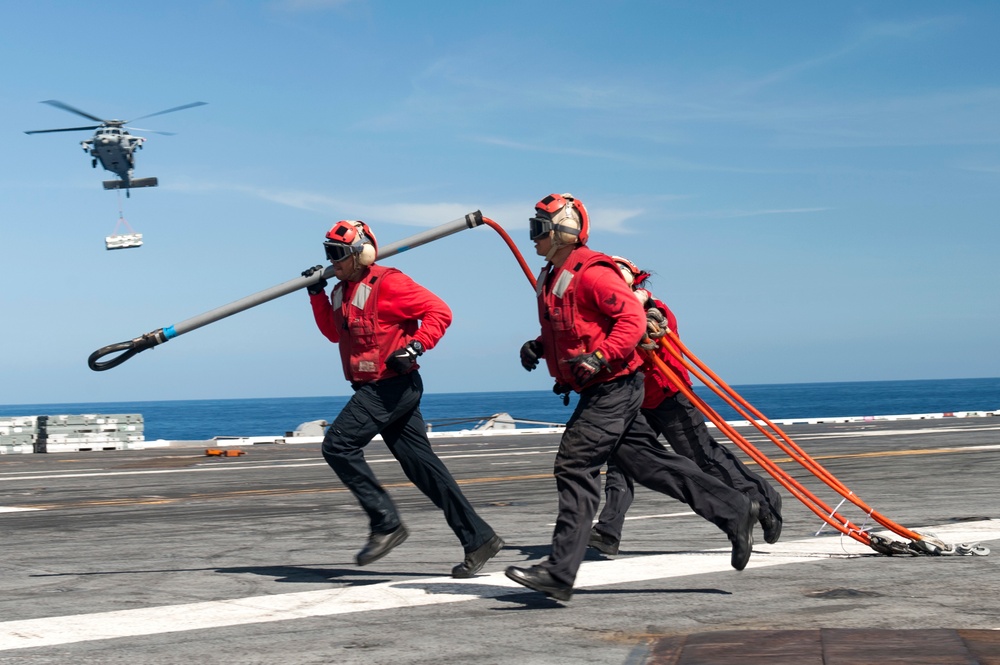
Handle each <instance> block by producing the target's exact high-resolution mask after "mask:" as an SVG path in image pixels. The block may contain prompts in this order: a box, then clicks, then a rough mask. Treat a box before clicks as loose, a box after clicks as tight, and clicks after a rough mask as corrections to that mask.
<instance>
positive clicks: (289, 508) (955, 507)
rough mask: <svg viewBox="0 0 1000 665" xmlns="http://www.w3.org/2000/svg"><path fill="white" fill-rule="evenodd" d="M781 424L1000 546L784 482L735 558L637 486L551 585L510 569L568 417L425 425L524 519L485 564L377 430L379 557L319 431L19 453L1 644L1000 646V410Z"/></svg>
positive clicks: (118, 649) (5, 520) (883, 657)
mask: <svg viewBox="0 0 1000 665" xmlns="http://www.w3.org/2000/svg"><path fill="white" fill-rule="evenodd" d="M784 429H785V430H786V431H787V432H788V433H789V434H790V435H791V436H792V437H793V438H794V439H795V440H796V441H797V442H798V443H799V445H801V446H802V447H803V448H805V449H806V450H807V451H808V452H809V453H810V454H812V455H814V456H815V457H817V458H818V459H820V461H821V463H822V464H823V465H824V466H825V467H826V468H827V469H829V470H830V471H831V472H833V473H834V474H835V475H836V476H837V477H838V478H839V479H840V480H841V481H842V482H844V483H845V484H846V485H848V486H849V487H850V488H851V489H852V490H853V491H854V492H855V493H856V494H857V495H858V496H860V497H861V498H862V499H864V500H865V501H866V502H867V503H869V504H870V505H871V506H873V507H874V508H875V509H876V510H878V511H880V512H881V513H883V514H885V515H886V516H887V517H889V518H891V519H893V520H895V521H897V522H899V523H901V524H904V525H906V526H907V527H910V528H920V527H927V528H928V530H930V531H935V532H938V533H939V534H940V535H941V537H942V538H943V539H944V540H946V541H950V542H951V541H953V539H952V538H951V536H952V535H955V536H961V537H962V538H963V540H968V539H981V542H982V543H983V544H984V545H986V546H989V547H991V548H992V549H994V550H995V551H994V553H993V554H991V555H989V556H945V557H926V556H925V557H909V556H903V557H885V556H880V555H877V554H875V553H874V552H873V551H871V550H866V549H864V548H860V547H857V546H855V543H854V542H853V541H850V540H846V539H842V538H841V537H839V536H838V535H835V534H830V535H822V536H820V537H814V535H813V534H814V533H815V532H816V531H817V529H818V528H819V526H820V521H819V520H818V518H816V516H815V515H813V514H812V513H811V512H810V511H809V510H807V509H806V508H805V507H804V506H803V505H802V504H800V503H798V502H797V501H795V500H794V499H793V498H791V496H790V495H789V494H788V492H787V491H785V490H782V493H783V497H784V499H785V511H784V512H785V527H784V533H783V535H782V539H781V541H780V542H779V543H777V544H775V545H767V544H765V543H763V541H762V538H760V533H759V530H758V531H757V544H756V545H755V548H754V556H753V558H752V559H751V562H750V566H749V567H748V568H747V569H746V570H745V571H743V572H736V571H734V570H732V569H731V568H729V567H728V561H729V544H728V541H727V540H726V538H725V536H724V535H723V534H722V533H721V532H719V531H718V530H717V529H716V528H715V527H714V526H712V525H711V524H709V523H707V522H705V521H704V520H702V519H700V518H698V517H696V516H694V515H692V514H686V513H687V512H688V510H687V507H686V506H684V505H682V504H680V503H678V502H676V501H673V500H671V499H669V498H667V497H664V496H662V495H658V494H654V493H651V492H649V491H647V490H640V491H639V492H638V493H637V497H636V502H635V504H634V505H633V508H632V510H631V511H630V513H629V517H630V519H629V521H628V522H626V533H625V540H624V541H623V544H622V551H621V553H620V554H619V555H618V556H615V557H611V558H608V557H603V556H601V555H599V554H597V553H596V552H591V553H590V554H589V555H588V559H587V561H586V562H585V564H584V567H583V569H582V570H581V575H580V579H579V580H578V587H577V589H576V592H575V594H574V596H573V598H572V600H571V601H569V602H568V603H558V602H555V601H550V600H548V599H545V598H544V597H543V596H541V595H540V594H537V593H533V592H531V591H529V590H527V589H524V588H523V587H519V586H517V585H514V584H513V583H511V582H509V581H508V580H507V579H506V578H505V577H504V576H503V570H504V568H505V567H506V566H508V565H511V564H521V563H524V562H526V561H529V560H537V559H540V558H542V557H544V556H545V555H546V554H547V552H548V549H549V541H550V537H551V532H552V525H553V523H554V518H555V512H556V503H555V499H556V495H555V483H554V481H553V480H552V476H551V470H552V461H553V456H554V453H555V450H556V448H557V446H558V435H554V434H546V435H537V434H536V435H523V436H495V435H494V436H474V437H465V438H440V439H435V440H434V447H435V450H437V452H438V454H439V455H441V457H442V458H443V459H444V460H445V463H446V464H447V465H448V467H449V468H450V469H451V471H452V472H453V474H454V475H455V477H456V478H458V479H459V481H460V482H461V483H462V484H463V488H464V490H465V491H466V493H467V495H468V497H469V498H470V500H471V501H472V503H473V504H474V505H475V506H476V508H477V510H479V511H480V513H481V514H482V515H483V516H484V517H485V518H486V519H487V521H489V522H490V523H491V524H492V525H493V526H494V528H495V529H496V530H497V532H498V533H499V534H500V535H501V536H503V537H504V539H505V540H506V541H507V545H506V547H505V548H504V550H503V551H502V552H501V553H500V555H498V556H497V557H496V559H494V560H492V561H491V562H490V563H488V564H487V566H486V568H485V569H484V571H483V573H482V574H481V575H480V576H479V577H477V578H475V579H473V580H452V579H451V578H450V577H448V575H449V573H450V570H451V567H452V566H453V565H454V564H455V563H457V562H458V561H459V560H461V558H462V550H461V547H460V546H459V544H458V542H457V540H456V539H455V537H454V536H453V534H452V533H451V532H450V530H449V529H448V528H447V525H446V524H445V522H444V519H443V517H442V516H441V514H440V513H439V512H438V511H437V509H435V508H434V506H433V505H431V504H430V502H429V501H428V500H427V499H426V498H424V497H423V496H422V495H421V494H420V493H419V492H418V491H417V490H415V489H414V488H413V487H412V486H410V485H409V484H408V483H407V482H406V479H405V478H404V477H403V475H402V473H401V471H400V469H399V466H398V465H397V464H396V463H395V461H394V460H392V458H391V456H390V455H389V454H388V451H387V450H386V449H385V447H384V446H383V445H382V444H381V443H379V442H375V443H373V444H372V445H371V446H370V447H369V449H368V458H369V460H371V461H372V462H373V464H374V468H375V469H376V473H378V474H379V477H380V479H381V480H382V481H383V483H384V484H385V485H386V486H388V487H390V488H391V492H392V493H393V496H394V497H395V499H396V501H397V503H398V505H399V507H400V509H401V511H402V514H403V518H404V520H405V522H406V524H407V526H408V527H409V529H410V532H411V535H410V538H409V540H408V541H407V542H406V543H404V544H403V545H401V546H400V547H399V548H398V549H396V550H395V551H393V552H392V553H391V554H390V555H389V556H387V557H386V558H385V559H382V560H381V561H378V562H376V563H374V564H372V565H371V566H368V567H365V568H359V567H357V566H355V565H354V562H353V557H354V554H355V552H356V551H357V549H358V548H359V547H360V546H361V545H362V544H363V542H364V540H365V538H366V536H367V528H366V526H367V525H366V521H365V519H364V517H363V514H362V513H361V511H360V509H359V508H358V507H357V505H356V504H355V503H354V500H353V498H352V497H351V495H350V494H349V493H348V492H346V491H345V490H344V488H343V486H342V485H341V484H340V483H339V481H338V480H337V479H336V477H335V476H334V475H333V473H332V472H331V471H330V469H329V468H328V467H327V466H326V464H325V463H324V462H323V460H322V458H321V457H320V455H319V450H318V449H319V446H318V445H312V444H309V445H262V446H252V447H246V448H243V450H245V451H246V453H247V454H246V455H243V456H240V457H228V458H214V457H206V456H205V455H204V450H203V447H193V446H188V447H171V448H166V449H151V450H145V451H106V452H80V453H57V454H47V455H40V454H34V455H30V454H29V455H5V456H0V663H133V664H135V663H138V664H143V663H155V664H159V663H317V664H318V663H477V664H489V663H521V664H532V663H567V664H569V663H573V664H574V665H576V664H580V663H630V664H641V663H650V664H652V663H676V664H678V665H693V664H695V663H730V662H732V663H741V664H742V665H747V664H751V663H770V664H781V663H797V664H806V663H817V664H820V663H826V664H830V665H832V664H834V663H840V664H846V663H891V662H908V663H1000V630H998V629H1000V489H998V484H997V478H998V472H1000V419H997V418H992V417H981V418H944V419H935V420H908V421H893V422H885V421H878V422H870V423H849V424H813V425H809V424H802V425H791V426H786V427H785V428H784ZM751 438H752V439H753V440H755V441H760V437H759V436H757V435H755V436H753V437H751ZM760 447H761V449H762V450H763V451H764V452H766V453H767V454H768V455H770V456H771V457H772V458H774V459H778V460H782V459H785V460H787V458H786V457H785V455H784V454H783V453H781V452H780V451H777V450H776V449H775V448H774V447H773V446H771V445H770V444H760ZM782 466H783V467H784V468H785V469H786V470H789V471H790V472H792V473H793V475H794V476H795V477H797V478H800V479H806V478H809V477H810V476H808V474H806V472H804V471H802V470H801V469H800V468H799V467H797V465H794V464H792V463H791V462H788V461H785V462H783V464H782ZM807 485H808V486H809V487H811V488H815V489H819V488H820V485H819V484H818V483H817V482H814V481H812V482H807ZM821 496H822V497H823V499H824V500H825V501H827V502H828V503H831V504H836V503H837V501H838V500H839V499H838V498H837V497H835V495H834V494H833V493H832V492H831V491H828V490H825V491H823V492H822V494H821ZM12 508H21V509H24V508H30V509H33V510H17V511H11V510H9V509H12ZM843 513H844V514H845V515H846V516H847V517H849V518H850V519H852V520H854V521H855V522H857V523H859V524H860V523H863V522H864V516H863V515H862V514H860V512H859V511H858V510H856V509H853V508H852V509H846V508H845V509H844V510H843ZM827 532H829V529H827Z"/></svg>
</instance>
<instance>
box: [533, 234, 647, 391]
mask: <svg viewBox="0 0 1000 665" xmlns="http://www.w3.org/2000/svg"><path fill="white" fill-rule="evenodd" d="M537 293H538V319H539V322H540V323H541V326H542V334H541V335H540V336H539V337H538V339H537V341H538V342H540V343H541V345H542V357H544V358H545V362H546V365H548V368H549V374H551V375H552V377H553V378H554V379H555V380H556V382H557V383H560V384H564V385H568V386H570V388H572V389H573V390H575V391H577V392H580V390H582V389H583V388H585V387H587V386H589V385H593V384H597V383H603V382H606V381H610V380H611V379H614V378H617V377H620V376H625V375H628V374H631V373H632V372H635V371H636V370H638V369H639V366H640V365H641V364H642V358H641V357H640V356H639V354H638V353H637V352H636V345H637V344H638V343H639V341H640V340H641V339H642V337H643V335H644V334H645V332H646V314H645V312H644V311H643V309H642V305H640V304H639V301H638V300H637V299H636V297H635V296H634V295H633V294H632V290H631V289H630V288H629V287H628V285H627V284H626V283H625V280H623V279H622V278H621V272H620V271H619V270H618V267H617V266H615V264H614V261H612V260H611V257H609V256H606V255H604V254H600V253H598V252H595V251H593V250H591V249H589V248H587V247H584V246H580V247H577V248H576V249H574V250H573V251H572V252H571V253H570V254H569V255H568V256H567V257H566V261H565V262H564V263H563V264H562V266H561V267H559V268H556V267H555V266H553V265H552V264H551V263H549V264H548V265H546V266H545V268H543V269H542V272H541V274H539V276H538V282H537ZM595 351H600V352H601V353H602V354H604V357H605V359H606V360H607V362H608V367H607V368H606V369H605V370H603V371H601V372H599V373H598V374H597V375H596V376H595V377H594V378H593V379H591V381H590V382H589V383H588V384H587V385H580V384H579V383H578V382H577V380H576V378H575V377H574V376H573V371H572V367H573V366H572V364H571V363H570V360H571V359H573V358H576V357H577V356H580V355H583V354H587V353H593V352H595Z"/></svg>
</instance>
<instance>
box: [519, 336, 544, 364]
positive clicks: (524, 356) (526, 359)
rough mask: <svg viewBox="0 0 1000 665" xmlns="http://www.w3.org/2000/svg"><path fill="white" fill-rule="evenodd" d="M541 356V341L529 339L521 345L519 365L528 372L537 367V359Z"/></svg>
mask: <svg viewBox="0 0 1000 665" xmlns="http://www.w3.org/2000/svg"><path fill="white" fill-rule="evenodd" d="M541 357H542V343H541V342H539V341H538V340H535V339H529V340H528V341H527V342H525V343H524V344H522V345H521V367H523V368H524V369H526V370H528V371H529V372H530V371H531V370H533V369H535V368H536V367H538V359H539V358H541Z"/></svg>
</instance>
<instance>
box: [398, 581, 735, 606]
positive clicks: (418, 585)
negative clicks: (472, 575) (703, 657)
mask: <svg viewBox="0 0 1000 665" xmlns="http://www.w3.org/2000/svg"><path fill="white" fill-rule="evenodd" d="M392 586H393V587H394V588H399V589H420V590H422V591H423V592H424V593H429V594H449V595H457V596H477V597H479V598H492V599H493V600H497V601H499V602H501V603H509V604H511V605H515V606H512V607H502V608H497V609H496V610H495V611H497V612H510V611H521V610H538V609H561V608H563V607H565V606H566V605H565V603H564V602H563V601H559V600H554V599H552V598H549V597H548V596H545V595H544V594H542V593H540V592H537V591H532V590H530V589H524V588H522V587H517V588H513V587H508V586H500V585H498V584H487V583H484V584H470V583H468V582H465V583H459V582H432V583H428V582H404V583H399V584H394V585H392ZM682 593H683V594H688V593H690V594H714V595H723V596H729V595H732V592H731V591H724V590H722V589H712V588H704V589H576V590H574V591H573V596H574V597H578V596H607V595H639V594H658V595H659V594H682Z"/></svg>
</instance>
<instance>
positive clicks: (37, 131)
mask: <svg viewBox="0 0 1000 665" xmlns="http://www.w3.org/2000/svg"><path fill="white" fill-rule="evenodd" d="M98 127H103V125H92V126H90V127H66V128H64V129H35V130H32V131H30V132H25V134H48V133H50V132H78V131H82V130H84V129H97V128H98Z"/></svg>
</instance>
